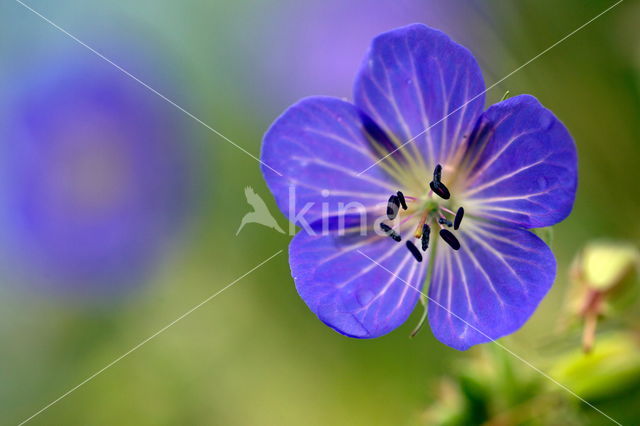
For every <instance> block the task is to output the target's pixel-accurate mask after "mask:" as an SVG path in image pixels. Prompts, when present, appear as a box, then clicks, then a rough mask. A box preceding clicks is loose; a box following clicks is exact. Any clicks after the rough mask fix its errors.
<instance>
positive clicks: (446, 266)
mask: <svg viewBox="0 0 640 426" xmlns="http://www.w3.org/2000/svg"><path fill="white" fill-rule="evenodd" d="M460 232H461V234H458V238H460V241H461V245H462V247H461V248H460V250H459V251H453V250H451V249H450V248H449V247H448V246H447V245H446V244H439V246H438V249H437V253H436V260H435V264H434V270H433V275H432V278H431V286H430V287H429V311H428V312H429V313H428V317H429V323H430V324H431V329H432V331H433V334H434V335H435V336H436V337H437V338H438V340H440V341H441V342H443V343H445V344H446V345H449V346H451V347H453V348H455V349H458V350H466V349H468V348H469V347H471V346H473V345H476V344H478V343H485V342H489V341H492V340H495V339H498V338H499V337H502V336H505V335H507V334H509V333H513V332H514V331H516V330H517V329H518V328H520V327H521V326H522V325H523V324H524V323H525V322H526V321H527V319H528V318H529V317H530V316H531V314H533V312H534V311H535V309H536V307H537V306H538V304H539V303H540V301H541V300H542V299H543V297H544V296H545V295H546V294H547V292H548V291H549V289H550V288H551V285H552V283H553V280H554V278H555V274H556V261H555V258H554V257H553V253H552V252H551V250H550V249H549V247H548V246H547V245H546V244H545V243H544V242H543V241H542V240H541V239H539V238H538V237H537V236H535V235H534V234H533V233H531V232H529V231H526V230H524V229H517V228H510V227H504V226H499V225H495V224H490V223H481V222H478V221H475V220H467V221H466V222H465V223H464V224H463V226H462V227H461V228H460Z"/></svg>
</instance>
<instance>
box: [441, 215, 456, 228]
mask: <svg viewBox="0 0 640 426" xmlns="http://www.w3.org/2000/svg"><path fill="white" fill-rule="evenodd" d="M438 223H439V224H440V225H447V226H448V227H449V228H451V227H452V226H453V223H451V221H450V220H447V218H444V217H441V218H438Z"/></svg>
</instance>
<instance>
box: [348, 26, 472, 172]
mask: <svg viewBox="0 0 640 426" xmlns="http://www.w3.org/2000/svg"><path fill="white" fill-rule="evenodd" d="M484 91H485V87H484V80H483V78H482V74H481V72H480V68H479V67H478V64H477V63H476V60H475V59H474V57H473V56H472V55H471V53H470V52H469V51H468V50H467V49H466V48H464V47H463V46H461V45H459V44H457V43H455V42H453V41H452V40H451V39H450V38H449V37H448V36H447V35H446V34H444V33H442V32H440V31H436V30H433V29H431V28H429V27H427V26H425V25H422V24H414V25H409V26H407V27H403V28H399V29H396V30H393V31H389V32H387V33H384V34H381V35H379V36H378V37H376V38H375V39H374V41H373V44H372V46H371V48H370V51H369V53H368V55H367V57H366V58H365V61H364V63H363V64H362V68H361V70H360V72H359V74H358V77H357V79H356V83H355V88H354V98H355V103H356V105H357V106H358V107H359V108H360V109H362V110H363V111H365V112H366V113H367V114H368V115H369V116H370V117H371V118H373V120H374V121H376V123H378V125H380V126H381V127H382V128H383V129H384V130H386V131H387V132H388V133H389V134H390V135H391V136H393V139H394V141H395V142H396V144H397V145H398V146H400V145H402V144H404V143H406V142H407V141H409V140H411V139H412V138H414V137H416V136H417V137H416V139H415V140H414V141H412V142H411V143H409V144H407V145H406V146H405V147H404V148H402V152H403V153H405V154H406V155H407V156H409V158H413V157H416V158H419V160H420V161H422V165H423V170H424V173H426V174H430V173H431V172H432V171H433V168H434V167H435V164H436V163H441V164H443V165H445V164H446V163H447V162H448V161H449V160H450V159H452V156H453V155H454V154H455V153H456V152H457V150H458V148H459V147H460V146H461V144H462V142H463V141H464V138H465V136H467V135H468V134H469V133H470V132H471V130H472V128H473V125H474V124H475V122H476V120H477V118H478V117H479V116H480V114H481V113H482V111H483V109H484ZM427 129H429V130H428V131H426V132H425V130H427ZM418 135H419V136H418Z"/></svg>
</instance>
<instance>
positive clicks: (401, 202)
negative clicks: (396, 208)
mask: <svg viewBox="0 0 640 426" xmlns="http://www.w3.org/2000/svg"><path fill="white" fill-rule="evenodd" d="M398 201H400V205H402V209H403V210H406V209H407V202H406V201H405V200H404V194H403V193H402V192H401V191H398Z"/></svg>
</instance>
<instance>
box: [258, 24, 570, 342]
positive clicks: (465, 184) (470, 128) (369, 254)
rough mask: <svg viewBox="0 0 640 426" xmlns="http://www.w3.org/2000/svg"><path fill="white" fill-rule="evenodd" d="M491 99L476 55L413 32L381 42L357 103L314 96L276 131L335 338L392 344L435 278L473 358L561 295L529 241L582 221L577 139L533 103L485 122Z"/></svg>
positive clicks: (305, 293) (437, 322)
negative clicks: (576, 218)
mask: <svg viewBox="0 0 640 426" xmlns="http://www.w3.org/2000/svg"><path fill="white" fill-rule="evenodd" d="M484 91H485V86H484V81H483V78H482V74H481V72H480V69H479V67H478V65H477V63H476V61H475V59H474V58H473V56H472V55H471V53H470V52H469V51H468V50H467V49H465V48H464V47H462V46H460V45H458V44H456V43H455V42H453V41H452V40H451V39H449V38H448V37H447V36H446V35H445V34H443V33H441V32H439V31H436V30H433V29H430V28H428V27H426V26H424V25H417V24H416V25H410V26H407V27H403V28H399V29H397V30H394V31H390V32H387V33H384V34H382V35H380V36H378V37H377V38H375V40H374V41H373V44H372V47H371V49H370V51H369V53H368V55H367V57H366V58H365V60H364V62H363V65H362V68H361V70H360V72H359V74H358V76H357V79H356V83H355V88H354V102H353V103H349V102H346V101H344V100H340V99H335V98H328V97H312V98H307V99H303V100H302V101H300V102H299V103H297V104H295V105H294V106H292V107H290V108H289V109H288V110H287V111H286V112H285V113H284V114H283V115H282V116H281V117H280V118H278V119H277V120H276V122H275V123H274V124H273V125H272V127H271V128H270V129H269V131H268V132H267V134H266V135H265V138H264V143H263V147H262V149H263V151H262V160H263V161H264V162H265V163H267V164H269V165H270V166H271V167H273V168H274V169H276V170H278V171H279V172H281V173H282V174H283V176H279V175H277V174H275V173H274V172H272V171H271V170H270V169H268V168H263V170H262V171H263V174H264V176H265V179H266V181H267V184H268V185H269V188H270V189H271V191H272V192H273V194H274V196H275V198H276V201H277V203H278V205H279V207H280V209H281V210H282V211H283V212H285V214H287V215H288V216H289V218H290V220H293V221H294V222H295V223H296V224H297V225H299V226H301V227H303V230H302V231H301V232H299V233H298V234H297V235H296V236H295V237H294V238H293V240H292V241H291V245H290V248H289V253H290V265H291V271H292V275H293V278H294V280H295V283H296V287H297V289H298V292H299V294H300V296H301V297H302V298H303V299H304V301H305V302H306V303H307V305H308V306H309V307H310V308H311V310H312V311H313V312H314V313H315V314H316V315H317V316H318V317H319V318H320V319H321V320H322V321H323V322H325V323H326V324H327V325H329V326H330V327H332V328H334V329H335V330H337V331H339V332H340V333H342V334H345V335H347V336H351V337H358V338H372V337H378V336H381V335H383V334H386V333H388V332H390V331H391V330H393V329H395V328H396V327H398V326H399V325H401V324H402V323H403V322H404V321H405V320H406V319H407V318H408V317H409V315H410V314H411V312H412V311H413V309H414V307H415V305H416V303H417V302H418V299H419V297H420V294H419V292H418V291H416V290H415V289H414V288H416V289H421V288H422V287H423V282H424V281H425V278H426V277H427V276H428V277H429V281H430V282H429V286H428V296H429V300H428V321H429V323H430V325H431V329H432V331H433V333H434V335H435V336H436V337H437V338H438V339H439V340H440V341H442V342H443V343H445V344H447V345H449V346H451V347H453V348H456V349H460V350H464V349H467V348H469V347H470V346H473V345H475V344H478V343H483V342H487V341H490V340H493V339H497V338H499V337H501V336H504V335H506V334H509V333H512V332H514V331H515V330H517V329H518V328H519V327H521V326H522V325H523V324H524V323H525V322H526V320H527V319H528V318H529V317H530V316H531V314H532V313H533V311H534V310H535V309H536V307H537V305H538V304H539V303H540V301H541V300H542V298H543V297H544V296H545V294H546V293H547V291H548V290H549V288H550V287H551V285H552V283H553V280H554V277H555V273H556V263H555V259H554V256H553V254H552V252H551V250H550V249H549V247H547V245H546V244H545V243H544V242H543V241H542V240H540V239H539V238H538V237H537V236H536V235H534V234H533V233H532V232H530V231H528V230H527V229H530V228H538V227H546V226H551V225H554V224H555V223H558V222H559V221H561V220H563V219H564V218H565V217H567V215H568V214H569V213H570V211H571V208H572V206H573V201H574V198H575V191H576V184H577V159H576V150H575V146H574V142H573V140H572V138H571V136H570V135H569V133H568V132H567V129H566V128H565V127H564V125H563V124H562V123H561V122H560V121H559V120H558V119H557V118H556V117H555V116H554V115H553V114H552V113H551V112H550V111H549V110H547V109H545V108H544V107H543V106H542V105H541V104H540V103H539V102H538V101H537V100H536V99H535V98H533V97H532V96H529V95H522V96H516V97H513V98H510V99H507V100H505V101H502V102H500V103H498V104H495V105H493V106H491V107H489V108H488V109H487V110H486V111H484V112H483V109H484ZM426 129H428V130H427V131H425V130H426ZM410 140H411V142H410V143H408V144H406V146H404V147H402V148H401V149H398V148H399V147H400V146H402V145H403V144H404V143H406V142H407V141H410ZM381 159H382V161H380V160H381ZM374 164H375V165H374ZM372 165H374V166H373V167H372ZM398 191H399V192H400V193H398ZM349 203H351V204H349ZM405 206H406V209H405V208H404V207H405ZM461 208H462V209H461ZM387 210H390V211H389V212H387ZM387 213H388V217H387ZM380 217H382V218H383V219H384V221H381V220H380V219H378V220H375V221H374V222H371V219H372V218H380ZM343 228H346V229H343ZM320 230H323V231H326V232H319V233H318V231H320ZM379 231H381V232H379ZM438 234H439V235H438ZM389 236H391V238H389ZM398 240H400V241H399V242H398ZM429 268H430V269H431V270H430V271H428V269H429ZM428 272H429V273H428ZM412 287H414V288H412Z"/></svg>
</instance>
